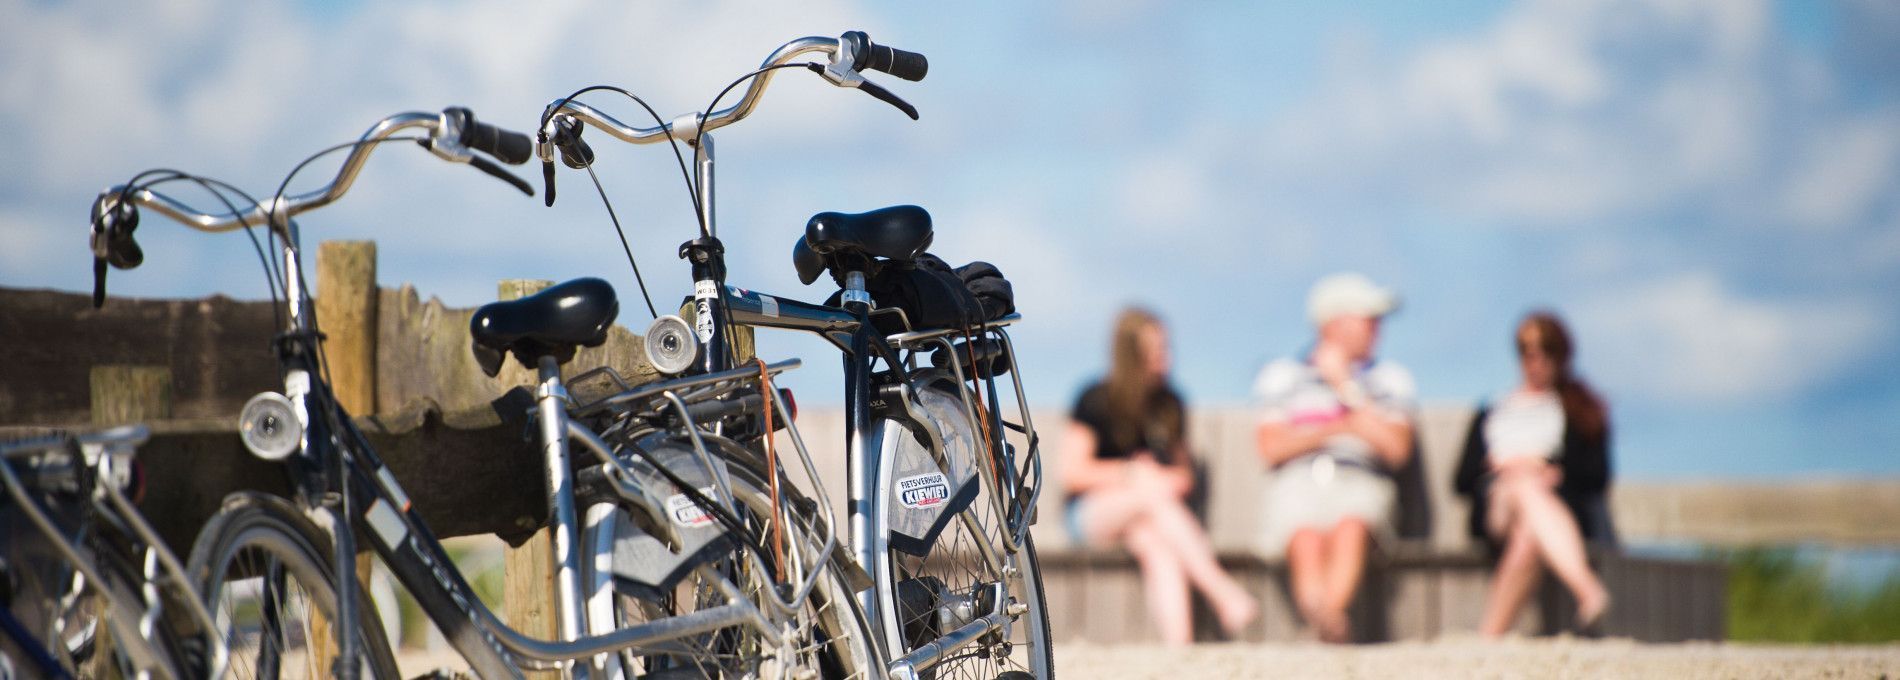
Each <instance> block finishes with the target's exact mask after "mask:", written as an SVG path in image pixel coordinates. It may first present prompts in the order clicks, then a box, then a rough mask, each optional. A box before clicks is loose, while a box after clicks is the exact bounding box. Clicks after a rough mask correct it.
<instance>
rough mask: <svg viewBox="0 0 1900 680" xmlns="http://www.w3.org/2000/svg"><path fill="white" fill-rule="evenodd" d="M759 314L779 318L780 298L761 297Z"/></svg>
mask: <svg viewBox="0 0 1900 680" xmlns="http://www.w3.org/2000/svg"><path fill="white" fill-rule="evenodd" d="M759 313H760V314H764V315H766V316H768V317H771V318H774V319H776V318H778V298H775V297H772V296H770V295H763V294H762V295H760V296H759Z"/></svg>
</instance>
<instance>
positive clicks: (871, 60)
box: [864, 44, 930, 81]
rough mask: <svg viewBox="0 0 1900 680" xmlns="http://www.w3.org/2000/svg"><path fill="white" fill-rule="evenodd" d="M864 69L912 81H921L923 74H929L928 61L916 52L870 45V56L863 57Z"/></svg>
mask: <svg viewBox="0 0 1900 680" xmlns="http://www.w3.org/2000/svg"><path fill="white" fill-rule="evenodd" d="M864 67H865V68H868V69H871V70H873V71H883V72H885V73H889V74H891V75H894V76H897V77H899V78H903V79H904V80H913V81H914V80H923V79H924V74H926V73H929V72H930V60H929V59H925V58H924V55H921V54H918V53H916V52H905V51H904V50H900V49H897V48H895V47H885V46H883V45H878V44H872V45H871V52H870V54H868V55H866V56H865V59H864Z"/></svg>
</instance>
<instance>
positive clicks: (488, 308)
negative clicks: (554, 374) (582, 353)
mask: <svg viewBox="0 0 1900 680" xmlns="http://www.w3.org/2000/svg"><path fill="white" fill-rule="evenodd" d="M619 314H620V301H619V300H618V299H617V298H615V296H614V288H613V286H611V285H608V283H607V282H606V281H602V280H600V279H596V278H591V277H590V278H584V279H574V280H573V281H568V282H567V283H562V284H559V285H555V286H552V287H550V288H548V289H547V290H543V291H541V292H539V293H535V294H533V295H530V296H527V297H524V298H521V299H519V300H509V301H506V302H491V303H489V304H486V305H482V307H481V308H480V309H477V310H475V316H474V317H472V318H470V319H469V320H468V334H469V337H471V338H473V339H474V344H473V345H472V346H471V347H470V349H471V350H472V351H473V352H474V353H475V362H476V363H478V364H481V367H482V372H484V373H487V374H488V375H489V377H491V378H492V377H494V376H495V375H496V374H498V373H500V372H501V363H502V360H503V359H504V358H505V357H506V355H508V354H509V353H513V354H514V355H515V359H516V360H518V361H520V362H521V364H522V365H523V366H527V367H529V368H533V367H535V365H536V362H538V361H540V358H541V357H544V356H551V357H554V359H555V361H558V362H562V363H566V362H567V361H568V360H569V359H573V358H574V351H575V350H576V349H577V348H579V347H582V346H585V347H598V346H600V344H601V343H603V342H606V341H607V329H608V328H610V327H612V326H613V323H614V317H616V316H618V315H619Z"/></svg>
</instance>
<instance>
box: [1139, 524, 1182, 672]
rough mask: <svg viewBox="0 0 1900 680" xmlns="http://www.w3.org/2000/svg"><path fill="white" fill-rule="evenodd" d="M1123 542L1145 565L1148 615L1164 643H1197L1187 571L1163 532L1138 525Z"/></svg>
mask: <svg viewBox="0 0 1900 680" xmlns="http://www.w3.org/2000/svg"><path fill="white" fill-rule="evenodd" d="M1122 539H1123V543H1124V544H1125V545H1127V546H1128V551H1129V552H1131V553H1133V554H1134V556H1135V561H1136V562H1138V563H1140V564H1141V580H1142V586H1143V588H1144V589H1145V590H1146V591H1147V596H1148V615H1149V616H1151V617H1153V618H1154V622H1155V627H1156V628H1158V629H1159V630H1160V632H1161V641H1162V642H1164V643H1167V644H1169V645H1173V646H1183V645H1187V644H1188V643H1190V642H1193V641H1194V622H1193V618H1192V616H1191V611H1190V609H1189V607H1190V601H1189V600H1188V578H1187V572H1186V571H1185V570H1183V569H1182V567H1181V562H1180V560H1178V559H1177V558H1176V557H1175V555H1174V554H1173V552H1174V551H1173V546H1172V545H1171V544H1170V542H1169V541H1168V540H1167V539H1166V538H1165V537H1164V536H1163V535H1162V532H1161V531H1160V530H1158V529H1156V528H1155V527H1154V526H1153V525H1151V524H1149V523H1147V522H1136V523H1135V524H1133V525H1130V526H1129V527H1128V530H1127V531H1126V532H1125V533H1124V534H1123V537H1122Z"/></svg>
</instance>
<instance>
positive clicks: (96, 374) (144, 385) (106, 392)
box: [89, 365, 172, 425]
mask: <svg viewBox="0 0 1900 680" xmlns="http://www.w3.org/2000/svg"><path fill="white" fill-rule="evenodd" d="M89 383H90V384H91V386H92V423H93V424H94V425H125V424H128V423H142V422H145V421H148V420H164V419H166V418H170V417H171V415H172V370H171V368H170V367H168V366H122V365H105V366H94V367H92V371H91V375H90V378H89Z"/></svg>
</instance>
